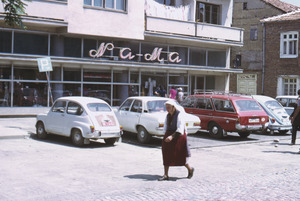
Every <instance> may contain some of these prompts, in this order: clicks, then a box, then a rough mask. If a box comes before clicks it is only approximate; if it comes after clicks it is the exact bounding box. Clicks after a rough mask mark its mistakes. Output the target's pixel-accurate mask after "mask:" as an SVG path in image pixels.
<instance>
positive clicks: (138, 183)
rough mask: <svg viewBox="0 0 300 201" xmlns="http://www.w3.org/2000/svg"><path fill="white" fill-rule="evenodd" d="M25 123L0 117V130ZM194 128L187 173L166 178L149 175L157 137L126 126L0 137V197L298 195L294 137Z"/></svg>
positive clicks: (26, 125) (157, 157) (27, 123)
mask: <svg viewBox="0 0 300 201" xmlns="http://www.w3.org/2000/svg"><path fill="white" fill-rule="evenodd" d="M9 122H11V123H9ZM32 124H33V125H34V119H31V118H26V119H14V121H12V119H10V120H6V119H0V125H1V126H2V130H1V135H3V133H2V131H8V132H11V133H6V135H9V134H11V135H13V134H14V132H20V131H26V130H28V129H31V131H32V132H34V128H33V129H32ZM5 129H6V130H5ZM198 135H199V136H194V137H189V143H196V142H197V143H200V144H201V143H203V146H202V145H200V146H199V147H196V146H194V147H193V149H192V158H191V159H190V164H191V165H192V166H193V167H195V169H196V171H195V175H194V177H193V178H192V179H190V180H189V179H186V178H185V177H186V176H187V172H186V169H185V168H183V167H173V168H171V169H170V176H171V180H170V181H163V182H159V181H157V178H158V177H159V176H160V175H161V174H162V173H163V166H162V158H161V150H160V146H159V143H160V140H159V139H157V140H154V142H153V143H154V144H153V145H152V146H144V145H140V144H137V143H136V142H135V136H132V135H130V134H128V135H126V136H124V138H123V140H122V142H119V143H116V145H115V146H107V145H105V144H104V143H98V142H97V143H91V144H90V145H88V146H86V147H83V148H77V147H74V146H73V145H72V144H71V142H70V140H69V139H68V138H64V137H59V136H50V137H49V138H48V139H46V140H37V139H36V137H35V134H30V135H29V137H25V138H24V137H23V138H21V137H20V138H18V139H15V138H0V164H1V165H0V186H1V188H0V200H30V201H31V200H39V201H40V200H78V201H79V200H80V201H81V200H270V201H271V200H272V201H273V200H287V201H291V200H299V199H300V192H299V186H300V181H299V179H298V178H299V172H300V171H299V170H300V168H299V161H300V154H299V153H298V151H299V148H300V146H299V142H300V141H299V139H298V144H297V145H295V146H289V145H288V143H289V142H290V136H289V135H287V136H263V137H264V139H262V140H249V141H243V142H239V141H238V140H237V139H236V138H235V137H234V136H233V137H232V139H231V140H230V139H229V140H212V139H210V138H208V137H207V136H201V135H205V133H203V134H198ZM255 136H256V135H254V136H253V138H254V137H255ZM274 138H276V139H279V138H286V139H280V140H279V143H275V142H273V140H274ZM254 139H256V138H254ZM208 142H210V144H213V143H216V144H215V145H210V146H206V144H208ZM220 143H221V144H220ZM204 145H205V146H204Z"/></svg>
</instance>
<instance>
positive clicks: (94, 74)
mask: <svg viewBox="0 0 300 201" xmlns="http://www.w3.org/2000/svg"><path fill="white" fill-rule="evenodd" d="M83 81H84V82H111V70H105V71H104V70H103V71H96V70H85V69H84V71H83Z"/></svg>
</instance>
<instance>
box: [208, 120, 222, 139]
mask: <svg viewBox="0 0 300 201" xmlns="http://www.w3.org/2000/svg"><path fill="white" fill-rule="evenodd" d="M223 131H224V130H223V128H221V126H219V125H218V124H217V123H211V124H210V126H209V135H210V136H211V137H213V138H223V137H224V136H223Z"/></svg>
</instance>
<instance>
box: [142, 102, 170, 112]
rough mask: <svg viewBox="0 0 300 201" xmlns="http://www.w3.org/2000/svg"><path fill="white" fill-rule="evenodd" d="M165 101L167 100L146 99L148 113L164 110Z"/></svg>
mask: <svg viewBox="0 0 300 201" xmlns="http://www.w3.org/2000/svg"><path fill="white" fill-rule="evenodd" d="M165 102H167V100H157V101H148V102H147V107H148V111H149V112H150V113H152V112H166V111H167V110H166V107H165Z"/></svg>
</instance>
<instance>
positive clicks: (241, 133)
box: [238, 131, 251, 138]
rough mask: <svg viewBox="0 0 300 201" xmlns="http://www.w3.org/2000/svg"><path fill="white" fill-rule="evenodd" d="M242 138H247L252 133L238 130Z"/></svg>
mask: <svg viewBox="0 0 300 201" xmlns="http://www.w3.org/2000/svg"><path fill="white" fill-rule="evenodd" d="M238 134H239V135H240V137H241V138H247V137H248V136H249V135H250V134H251V133H250V132H247V131H246V132H238Z"/></svg>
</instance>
